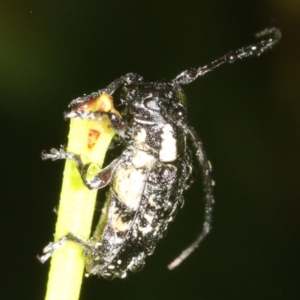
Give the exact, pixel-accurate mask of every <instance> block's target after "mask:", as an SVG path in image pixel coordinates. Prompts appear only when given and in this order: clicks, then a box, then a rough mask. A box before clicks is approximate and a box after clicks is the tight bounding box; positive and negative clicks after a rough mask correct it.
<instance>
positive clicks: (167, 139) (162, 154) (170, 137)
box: [159, 124, 177, 162]
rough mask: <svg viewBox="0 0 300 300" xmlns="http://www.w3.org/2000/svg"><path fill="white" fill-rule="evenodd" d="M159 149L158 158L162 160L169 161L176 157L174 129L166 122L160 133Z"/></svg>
mask: <svg viewBox="0 0 300 300" xmlns="http://www.w3.org/2000/svg"><path fill="white" fill-rule="evenodd" d="M161 139H162V141H161V149H160V151H159V159H160V161H162V162H171V161H174V160H175V159H176V158H177V147H176V139H175V138H174V131H173V128H172V126H171V125H170V124H166V125H165V126H164V127H163V129H162V134H161Z"/></svg>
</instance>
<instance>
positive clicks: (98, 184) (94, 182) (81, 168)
mask: <svg viewBox="0 0 300 300" xmlns="http://www.w3.org/2000/svg"><path fill="white" fill-rule="evenodd" d="M47 159H52V160H53V161H54V160H58V159H72V160H74V162H75V164H76V167H77V169H78V172H79V174H80V176H81V178H82V181H83V183H84V184H85V185H86V186H87V187H88V188H89V189H90V190H93V189H101V188H103V187H105V186H106V185H107V184H109V183H110V181H111V178H112V175H113V172H114V170H115V168H116V167H117V165H118V164H119V163H120V160H121V159H120V158H117V159H115V160H113V161H112V162H111V163H110V164H109V165H108V166H106V167H105V168H104V169H102V170H100V171H99V172H98V173H97V174H96V175H95V176H94V177H92V178H89V179H87V176H88V175H89V168H90V166H91V165H92V164H94V163H92V162H91V163H87V164H84V163H83V161H82V159H81V156H80V155H79V154H74V153H71V152H66V151H65V149H64V148H63V147H61V148H60V149H59V150H57V149H55V148H52V149H51V150H50V153H47V152H42V160H47ZM94 165H95V164H94ZM99 169H100V167H99Z"/></svg>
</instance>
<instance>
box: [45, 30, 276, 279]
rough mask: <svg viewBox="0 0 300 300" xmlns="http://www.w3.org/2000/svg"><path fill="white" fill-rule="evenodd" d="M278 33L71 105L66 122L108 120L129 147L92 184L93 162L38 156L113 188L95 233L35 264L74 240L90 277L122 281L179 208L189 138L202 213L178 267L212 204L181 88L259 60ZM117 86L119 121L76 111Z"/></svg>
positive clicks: (124, 81) (132, 77)
mask: <svg viewBox="0 0 300 300" xmlns="http://www.w3.org/2000/svg"><path fill="white" fill-rule="evenodd" d="M280 36H281V34H280V31H279V30H278V29H276V28H272V29H266V30H264V31H262V32H261V33H259V34H257V37H264V38H265V39H263V40H261V41H259V42H258V43H256V44H254V45H251V46H248V47H245V48H242V49H239V50H237V51H235V52H229V53H228V54H227V55H225V56H223V57H221V58H219V59H217V60H215V61H214V62H212V63H210V64H208V65H207V66H204V67H201V68H198V69H190V70H187V71H184V72H182V73H181V74H180V75H178V76H177V77H176V78H175V79H174V80H172V81H171V82H170V83H143V78H142V77H141V76H139V75H137V74H134V73H129V74H126V75H124V76H122V77H120V78H119V79H117V80H115V81H114V82H112V83H111V84H110V85H108V86H107V87H106V88H105V89H102V90H100V91H99V92H98V93H94V94H91V95H88V96H85V97H81V98H77V99H75V100H73V101H72V102H71V104H70V107H71V108H72V109H73V110H72V111H71V112H69V113H66V114H65V117H67V118H81V119H99V121H100V120H101V118H103V116H106V117H107V118H108V119H109V121H110V124H111V126H112V128H113V129H114V130H115V132H116V134H117V135H118V136H119V137H120V138H121V139H123V140H124V141H125V143H126V147H125V149H124V150H123V152H122V154H121V155H120V157H118V158H117V159H115V160H114V161H113V162H112V163H110V164H109V165H108V166H106V167H105V168H104V169H102V170H101V171H100V172H99V173H98V174H97V175H96V176H95V177H94V178H92V179H89V180H87V179H86V173H87V169H88V167H89V165H90V164H86V165H84V164H83V163H82V161H81V158H80V155H79V154H73V153H66V152H65V151H64V150H63V149H60V150H56V149H52V150H51V153H43V159H53V160H56V159H73V160H74V161H75V163H76V165H77V168H78V170H79V172H80V174H81V177H82V179H83V181H84V183H85V184H86V185H87V186H88V187H89V188H90V189H100V188H102V187H104V186H106V185H108V184H109V185H110V190H109V193H108V196H107V200H106V203H105V207H104V210H103V212H102V215H101V218H100V221H99V224H98V226H97V227H96V229H95V232H94V234H93V236H92V237H91V238H90V239H89V240H88V241H87V242H85V241H82V240H80V239H78V238H77V237H76V236H74V235H73V234H72V233H69V234H68V235H66V236H65V237H62V238H61V239H60V240H59V241H58V242H56V243H51V244H50V245H48V246H47V247H46V248H45V250H44V252H45V254H44V255H43V256H42V257H41V258H40V260H41V261H42V262H44V261H45V260H47V259H48V258H49V257H50V256H51V255H52V253H53V252H54V251H55V250H56V249H57V248H58V247H59V246H61V245H62V244H64V242H65V241H67V240H71V241H74V242H75V243H77V244H79V245H80V246H82V248H83V249H84V251H85V255H86V270H87V273H88V274H95V275H98V276H102V277H104V278H108V279H112V278H115V277H120V278H123V277H125V276H126V272H127V270H131V271H138V270H140V269H141V268H142V267H143V265H144V263H145V258H146V256H147V255H150V254H151V253H152V252H153V250H154V248H155V246H156V244H157V242H158V240H159V239H160V238H162V237H163V235H164V233H165V231H166V229H167V226H168V224H169V222H171V221H172V220H173V218H174V217H175V215H176V212H177V210H178V209H179V208H180V207H181V206H182V204H183V196H182V194H183V191H184V190H185V189H187V188H188V187H189V182H190V180H189V179H190V176H191V172H192V168H193V161H192V155H191V150H190V149H189V148H188V146H187V140H190V141H191V142H192V145H193V147H194V152H195V157H196V159H197V161H198V164H199V165H200V166H201V168H202V174H203V183H204V184H203V185H204V190H205V216H204V224H203V230H202V232H201V234H200V235H199V237H198V238H197V239H196V241H195V242H194V243H193V244H192V245H190V246H189V247H188V248H187V249H186V250H185V251H184V252H183V253H182V254H181V255H180V256H179V257H178V258H177V259H175V260H174V261H173V262H172V263H171V264H170V265H169V268H170V269H172V268H174V267H176V266H177V265H178V264H180V263H181V261H182V260H184V259H185V258H186V257H187V256H188V255H189V254H190V253H191V252H192V251H193V250H194V249H195V248H196V247H197V246H198V245H199V243H200V242H201V241H202V240H203V238H204V237H205V236H206V235H207V233H208V232H209V231H210V229H211V213H212V208H213V203H214V199H213V195H212V186H213V182H212V180H211V178H210V172H211V166H210V163H209V161H208V160H207V157H206V155H205V152H204V150H203V147H202V143H201V140H200V138H199V137H198V135H197V133H196V132H195V130H194V129H193V128H192V127H190V126H189V125H188V124H187V119H186V100H185V95H184V93H183V90H182V88H181V85H183V84H187V83H190V82H192V81H193V80H195V79H196V78H197V77H199V76H203V75H204V74H205V73H207V72H209V71H211V70H213V69H214V68H216V67H218V66H220V65H221V64H223V63H227V62H228V63H232V62H234V61H235V60H237V59H242V58H244V57H248V56H259V55H260V54H261V53H263V52H264V51H266V50H268V49H270V48H272V46H273V45H274V44H275V43H276V42H278V40H279V39H280ZM120 87H122V90H121V96H120V101H121V103H122V104H123V105H124V110H123V111H122V116H119V115H117V114H115V113H100V112H84V111H82V110H77V109H76V108H77V107H79V106H81V105H82V104H84V103H85V102H87V101H90V100H91V99H93V98H94V97H98V96H99V95H100V94H102V93H108V94H110V95H112V94H113V93H114V92H115V90H116V89H118V88H120Z"/></svg>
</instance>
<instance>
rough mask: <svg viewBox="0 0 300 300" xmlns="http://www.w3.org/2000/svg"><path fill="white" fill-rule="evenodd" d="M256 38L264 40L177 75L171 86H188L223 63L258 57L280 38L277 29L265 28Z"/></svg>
mask: <svg viewBox="0 0 300 300" xmlns="http://www.w3.org/2000/svg"><path fill="white" fill-rule="evenodd" d="M255 37H256V38H262V37H264V38H265V39H262V40H260V41H259V42H257V43H255V44H252V45H250V46H247V47H243V48H240V49H238V50H236V51H230V52H229V53H227V54H226V55H224V56H222V57H220V58H218V59H216V60H214V61H213V62H211V63H210V64H208V65H206V66H204V67H200V68H198V69H197V68H191V69H188V70H186V71H184V72H182V73H181V74H179V75H178V76H177V77H176V78H175V79H173V80H172V83H173V84H175V85H176V84H179V85H180V84H188V83H190V82H192V81H194V80H195V79H196V78H197V77H199V76H203V75H204V74H206V73H207V72H210V71H212V70H214V69H215V68H217V67H219V66H221V65H222V64H224V63H234V62H235V61H236V60H237V59H243V58H245V57H251V56H260V55H261V54H262V53H263V52H265V51H267V50H269V49H271V48H272V47H273V46H274V45H275V44H276V43H277V42H278V41H279V40H280V38H281V32H280V30H279V29H277V28H267V29H265V30H263V31H261V32H259V33H257V34H256V35H255Z"/></svg>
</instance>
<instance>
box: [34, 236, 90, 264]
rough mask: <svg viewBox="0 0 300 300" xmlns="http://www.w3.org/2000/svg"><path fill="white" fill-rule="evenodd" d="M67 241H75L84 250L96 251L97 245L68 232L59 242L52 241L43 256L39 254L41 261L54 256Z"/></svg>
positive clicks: (38, 257)
mask: <svg viewBox="0 0 300 300" xmlns="http://www.w3.org/2000/svg"><path fill="white" fill-rule="evenodd" d="M67 241H72V242H74V243H75V244H77V245H78V246H80V247H82V248H83V249H84V250H87V251H91V252H94V251H95V247H94V246H92V245H90V244H89V243H88V242H85V241H83V240H81V239H79V238H78V237H76V236H75V235H73V234H72V233H68V234H67V235H65V236H63V237H62V238H60V239H59V240H58V241H57V242H55V243H52V242H51V243H49V244H48V245H47V246H46V247H45V248H44V249H43V252H44V255H42V256H39V255H37V259H38V260H39V261H40V262H41V263H44V262H45V261H47V260H48V259H49V258H50V257H51V256H52V254H53V253H54V252H55V251H56V250H57V249H59V248H60V247H61V246H63V245H64V244H65V243H66V242H67Z"/></svg>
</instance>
